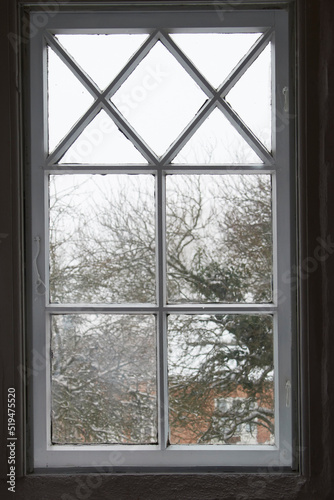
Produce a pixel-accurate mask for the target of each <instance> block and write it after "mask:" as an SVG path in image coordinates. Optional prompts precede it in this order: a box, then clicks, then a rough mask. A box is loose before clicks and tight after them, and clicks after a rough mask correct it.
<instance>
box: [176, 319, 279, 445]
mask: <svg viewBox="0 0 334 500" xmlns="http://www.w3.org/2000/svg"><path fill="white" fill-rule="evenodd" d="M168 392H169V431H170V436H169V437H170V442H171V444H226V445H263V444H273V443H274V432H275V428H274V361H273V319H272V316H269V315H249V314H240V315H231V314H226V315H221V314H210V315H209V314H205V315H185V314H183V315H170V316H169V317H168Z"/></svg>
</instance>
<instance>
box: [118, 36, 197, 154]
mask: <svg viewBox="0 0 334 500" xmlns="http://www.w3.org/2000/svg"><path fill="white" fill-rule="evenodd" d="M205 100H206V95H205V94H204V93H203V92H202V90H201V89H200V88H199V87H198V85H197V84H196V83H195V82H194V80H193V79H192V78H191V77H190V76H189V74H188V73H187V72H186V71H185V70H184V69H183V68H182V66H181V65H180V64H179V63H178V62H177V60H176V59H175V58H174V57H173V56H172V54H171V53H170V52H169V51H168V50H167V49H166V48H165V47H164V46H163V45H162V43H161V42H157V43H156V44H155V46H154V47H153V48H152V49H151V50H150V52H149V53H148V55H147V56H146V57H145V58H144V59H143V61H141V63H140V64H139V65H138V66H137V68H136V69H135V70H134V71H133V73H131V75H130V76H129V78H128V79H127V80H126V81H125V82H124V83H123V85H122V86H121V87H120V88H119V90H118V91H117V92H116V93H115V94H114V96H112V98H111V101H112V102H113V103H114V104H115V105H116V106H117V108H118V109H119V111H120V112H121V113H122V114H123V115H124V117H125V118H126V119H127V120H128V121H129V122H130V124H131V125H132V126H133V127H134V129H135V130H136V132H138V134H139V135H140V136H141V137H142V138H143V139H144V141H145V142H146V143H147V144H148V145H149V146H150V147H151V148H152V149H153V151H154V152H155V153H156V154H157V155H158V156H161V155H162V154H163V153H164V152H165V151H166V149H167V148H168V146H169V145H170V144H171V143H172V142H173V141H174V140H175V139H176V138H177V137H178V135H179V134H180V133H181V132H182V130H183V129H184V128H185V127H186V125H187V124H188V123H189V122H190V121H191V119H192V118H193V117H194V116H195V114H196V113H197V111H198V110H199V108H200V107H201V105H202V104H203V103H204V102H205Z"/></svg>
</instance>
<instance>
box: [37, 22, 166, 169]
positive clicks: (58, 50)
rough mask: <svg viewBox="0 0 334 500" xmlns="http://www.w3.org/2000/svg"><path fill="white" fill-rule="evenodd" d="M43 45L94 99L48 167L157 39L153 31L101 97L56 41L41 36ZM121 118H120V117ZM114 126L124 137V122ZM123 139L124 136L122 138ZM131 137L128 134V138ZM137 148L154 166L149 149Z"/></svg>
mask: <svg viewBox="0 0 334 500" xmlns="http://www.w3.org/2000/svg"><path fill="white" fill-rule="evenodd" d="M45 37H46V41H47V43H48V44H49V45H50V47H52V49H53V50H54V51H55V52H56V53H57V55H58V56H59V57H60V58H61V60H62V61H63V62H64V63H65V64H66V65H67V67H68V68H69V69H70V70H71V71H72V72H73V73H74V75H75V76H76V77H77V78H78V79H79V81H80V82H81V83H82V84H83V85H84V87H85V88H86V89H87V90H88V91H89V92H90V93H91V94H92V95H93V96H94V97H95V98H96V101H95V102H94V103H93V104H92V106H91V107H90V108H89V109H88V110H87V111H86V113H85V114H84V115H83V116H82V117H81V118H80V120H79V121H78V122H77V123H76V124H75V126H74V127H72V129H71V130H70V131H69V133H68V134H67V135H66V136H65V137H64V138H63V139H62V141H61V142H60V144H59V145H58V146H57V147H56V149H55V150H54V151H53V153H52V154H51V155H50V156H49V157H48V160H47V164H48V166H50V165H52V164H54V163H56V162H57V161H59V159H60V158H61V157H62V156H63V154H64V153H65V152H66V150H67V149H68V148H69V147H70V146H71V145H72V144H73V142H74V141H75V140H76V139H77V138H78V137H79V135H80V134H81V133H82V132H83V130H84V129H85V127H86V126H87V125H88V124H89V122H90V121H91V120H92V119H93V118H94V117H95V116H96V115H97V113H98V112H99V111H100V110H101V108H102V103H104V104H107V105H108V104H109V103H108V102H107V101H106V99H107V98H109V96H110V95H112V94H113V93H114V92H116V91H117V89H118V88H119V87H120V86H121V85H122V83H123V82H124V81H125V80H126V78H127V77H128V76H129V75H130V74H131V72H132V71H133V70H134V69H135V67H136V66H137V65H138V64H139V63H140V61H141V60H142V59H143V58H144V57H145V56H146V55H147V54H148V52H149V51H150V50H151V48H152V47H153V46H154V44H155V43H156V41H157V39H158V32H157V30H156V31H154V32H153V33H152V34H151V35H150V36H149V37H148V39H147V40H145V42H144V43H143V44H142V45H141V47H140V48H139V49H138V51H137V52H136V53H135V54H134V55H133V56H132V57H131V58H130V60H129V61H128V63H127V64H126V65H125V66H124V68H123V69H122V71H121V72H120V73H119V74H118V75H117V77H116V78H114V80H113V81H112V82H111V83H110V84H109V85H108V87H107V88H106V89H105V90H104V91H103V92H102V93H101V92H100V90H99V88H98V87H97V86H96V84H95V83H94V82H93V81H92V80H91V78H90V77H89V76H88V75H87V74H86V73H85V72H84V71H82V70H81V68H79V67H78V66H77V64H76V62H75V61H74V59H73V58H72V57H71V56H70V55H69V54H68V53H67V52H66V51H65V50H64V49H63V48H62V47H61V45H60V44H59V43H58V42H57V41H56V39H55V38H54V37H53V36H51V35H50V34H49V33H46V34H45ZM120 118H121V116H120ZM117 125H118V126H119V128H120V129H121V131H122V132H123V133H125V134H126V132H127V129H128V125H127V124H126V123H125V122H124V120H122V119H120V120H119V121H118V122H117ZM126 135H127V134H126ZM129 135H131V134H129ZM139 144H140V145H141V147H140V148H138V149H140V151H142V148H143V150H144V151H145V149H146V153H144V152H142V154H143V155H144V157H145V158H146V159H147V160H148V162H149V163H152V159H153V163H154V164H155V163H156V160H157V157H156V156H155V154H154V153H153V151H151V150H150V148H149V146H147V145H145V144H144V143H142V141H141V140H140V139H139Z"/></svg>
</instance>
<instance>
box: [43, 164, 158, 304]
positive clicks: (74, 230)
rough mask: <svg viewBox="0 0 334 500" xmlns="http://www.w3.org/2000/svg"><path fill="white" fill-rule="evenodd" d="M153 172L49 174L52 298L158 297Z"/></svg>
mask: <svg viewBox="0 0 334 500" xmlns="http://www.w3.org/2000/svg"><path fill="white" fill-rule="evenodd" d="M154 185H155V179H154V177H153V176H152V175H118V174H114V175H113V174H110V175H97V174H93V175H86V174H82V175H76V174H73V175H69V174H63V175H51V176H50V188H49V189H50V213H49V219H50V222H49V224H50V252H49V254H50V299H51V302H56V303H57V302H58V303H80V302H82V303H126V302H128V303H141V302H150V303H154V302H155V301H156V292H155V213H154V210H155V206H154V203H155V201H154V189H155V188H154Z"/></svg>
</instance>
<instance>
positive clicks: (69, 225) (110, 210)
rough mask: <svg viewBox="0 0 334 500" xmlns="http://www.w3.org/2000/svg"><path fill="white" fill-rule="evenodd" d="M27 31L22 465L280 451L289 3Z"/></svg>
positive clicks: (211, 460)
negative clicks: (26, 339) (28, 310)
mask: <svg viewBox="0 0 334 500" xmlns="http://www.w3.org/2000/svg"><path fill="white" fill-rule="evenodd" d="M220 14H221V13H220ZM34 17H35V20H36V19H37V17H38V13H34V14H32V18H31V19H32V22H33V23H34ZM34 25H38V23H35V24H34ZM30 46H31V47H30V48H31V50H30V61H31V80H30V86H31V185H30V206H31V237H30V244H31V253H32V255H33V257H32V259H31V262H32V266H31V268H32V272H31V297H32V299H31V304H32V319H31V337H32V343H33V346H34V351H33V352H35V353H38V355H39V356H40V355H41V354H40V353H43V359H45V363H43V366H42V367H41V368H40V369H39V370H38V372H37V373H36V376H34V377H33V413H34V465H35V467H36V468H44V467H73V466H74V465H75V466H78V465H80V466H83V467H84V466H91V465H103V466H106V467H108V466H110V467H114V466H122V467H131V466H136V467H138V466H140V467H163V468H166V467H169V466H173V467H194V466H196V467H201V466H205V467H213V466H214V467H217V466H218V467H219V466H221V467H224V466H235V467H241V466H243V467H244V466H268V464H269V465H272V466H281V467H282V466H283V467H284V466H286V467H291V465H292V404H291V394H290V388H291V372H292V369H291V366H292V359H291V344H292V317H291V300H292V299H291V291H290V285H289V283H288V280H285V281H284V280H281V279H279V277H281V276H286V275H287V273H289V270H290V268H291V262H290V261H291V242H290V234H291V230H292V227H291V222H290V220H291V202H290V184H289V179H290V176H291V167H290V146H289V127H288V122H289V120H288V119H287V118H288V113H289V108H288V106H289V93H288V86H289V74H288V68H289V58H288V56H289V51H288V35H287V14H286V12H284V11H275V10H267V11H249V12H244V11H240V12H237V11H232V12H229V13H226V15H224V16H222V15H217V12H216V11H215V10H211V11H197V12H196V11H192V12H186V13H185V12H182V11H180V12H177V15H176V13H175V12H172V11H168V10H166V11H164V12H160V13H157V12H145V13H143V12H138V13H137V14H136V15H135V14H134V13H125V12H113V13H110V12H109V13H105V12H103V13H96V14H94V15H92V14H91V13H89V14H88V13H80V15H78V13H71V12H66V13H65V12H63V13H58V14H57V16H55V17H51V18H49V19H48V24H47V26H45V27H43V29H40V30H39V31H38V33H37V34H36V35H35V36H34V37H33V38H32V40H31V44H30ZM219 401H225V402H229V404H227V405H226V408H225V409H224V408H222V407H221V404H220V403H218V404H217V402H219ZM222 412H223V413H224V415H222ZM233 428H235V429H236V430H239V432H238V439H232V438H233V436H231V432H232V434H233V431H231V429H233ZM255 428H256V429H255ZM255 431H256V433H257V434H258V435H260V434H261V436H262V438H261V439H257V440H256V442H254V439H252V436H253V435H254V433H255ZM263 436H264V438H263Z"/></svg>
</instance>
